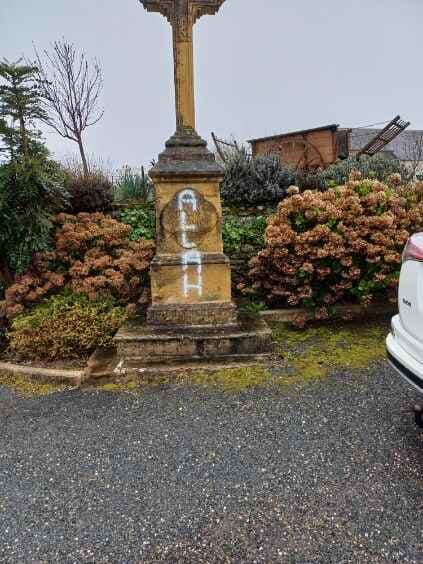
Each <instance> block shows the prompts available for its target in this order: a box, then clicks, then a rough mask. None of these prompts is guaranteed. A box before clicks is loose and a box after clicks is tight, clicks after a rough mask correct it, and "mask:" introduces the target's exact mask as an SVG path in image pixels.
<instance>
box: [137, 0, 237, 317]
mask: <svg viewBox="0 0 423 564" xmlns="http://www.w3.org/2000/svg"><path fill="white" fill-rule="evenodd" d="M223 2H224V0H141V3H142V4H143V5H144V7H145V8H146V9H147V10H148V11H151V12H159V13H160V14H162V15H164V16H165V17H166V18H167V19H168V21H169V22H170V24H171V26H172V32H173V50H174V64H175V98H176V132H175V134H174V135H173V136H172V137H171V138H170V139H169V140H168V141H167V143H166V149H165V151H164V152H163V153H162V154H161V155H160V157H159V160H158V163H157V165H156V166H155V167H154V168H153V169H152V170H151V171H150V174H151V177H152V178H153V181H154V184H155V190H156V216H157V219H158V222H157V224H158V229H157V254H156V257H155V259H154V261H153V264H152V269H151V280H152V305H151V307H150V308H149V311H148V315H147V320H148V322H149V323H150V324H153V325H174V326H191V325H219V324H221V325H222V324H223V325H231V324H234V323H236V321H237V314H236V308H235V306H234V305H233V303H232V301H231V276H230V264H229V261H228V259H227V258H226V257H225V255H224V254H223V244H222V230H221V216H222V210H221V204H220V193H219V184H220V181H221V179H222V170H221V168H220V166H218V165H217V163H216V161H215V158H214V155H212V154H211V153H210V152H209V151H208V150H207V144H206V142H205V141H204V140H203V139H201V137H199V135H198V134H197V133H196V131H195V104H194V61H193V27H194V24H195V22H196V21H197V19H198V18H199V17H201V16H203V15H205V14H215V13H216V12H217V11H218V10H219V8H220V7H221V5H222V4H223Z"/></svg>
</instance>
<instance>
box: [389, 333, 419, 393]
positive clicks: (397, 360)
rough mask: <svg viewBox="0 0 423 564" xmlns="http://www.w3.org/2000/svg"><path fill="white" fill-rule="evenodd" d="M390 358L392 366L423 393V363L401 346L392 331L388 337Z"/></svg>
mask: <svg viewBox="0 0 423 564" xmlns="http://www.w3.org/2000/svg"><path fill="white" fill-rule="evenodd" d="M386 349H387V352H388V360H389V363H390V364H391V366H392V367H393V368H394V369H395V370H396V371H397V372H399V374H400V375H401V376H402V377H403V378H404V379H405V380H406V381H407V383H408V384H410V385H411V386H413V388H415V389H416V390H418V391H419V392H420V393H423V363H422V362H419V361H418V360H416V359H415V358H414V357H413V356H412V355H411V354H410V353H409V352H407V351H406V350H405V349H403V348H402V347H401V345H400V344H399V343H398V340H397V339H396V338H395V337H394V335H393V334H392V333H390V334H389V335H388V337H387V339H386Z"/></svg>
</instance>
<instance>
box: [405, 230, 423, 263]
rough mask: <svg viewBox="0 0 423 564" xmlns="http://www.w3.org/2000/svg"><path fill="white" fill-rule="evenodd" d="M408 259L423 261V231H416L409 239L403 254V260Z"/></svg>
mask: <svg viewBox="0 0 423 564" xmlns="http://www.w3.org/2000/svg"><path fill="white" fill-rule="evenodd" d="M406 260H419V261H423V233H416V234H415V235H412V236H411V237H410V238H409V239H408V241H407V244H406V246H405V249H404V253H403V255H402V262H405V261H406Z"/></svg>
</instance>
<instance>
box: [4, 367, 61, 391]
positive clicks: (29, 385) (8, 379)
mask: <svg viewBox="0 0 423 564" xmlns="http://www.w3.org/2000/svg"><path fill="white" fill-rule="evenodd" d="M0 386H4V387H5V388H9V389H11V390H14V391H15V392H17V393H18V394H20V395H22V396H24V397H38V396H46V395H48V394H52V393H54V392H61V391H63V390H65V389H66V388H67V387H68V386H66V385H65V384H54V383H51V382H40V381H38V380H33V379H31V378H29V377H28V376H23V375H20V374H5V373H0Z"/></svg>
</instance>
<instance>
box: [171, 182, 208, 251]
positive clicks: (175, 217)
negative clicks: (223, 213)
mask: <svg viewBox="0 0 423 564" xmlns="http://www.w3.org/2000/svg"><path fill="white" fill-rule="evenodd" d="M218 220H219V216H218V213H217V211H216V208H215V207H214V206H213V204H211V203H210V202H209V201H207V200H206V199H205V198H204V196H203V195H202V194H200V192H198V191H197V190H194V188H184V189H183V190H180V191H179V192H177V193H176V194H175V196H174V197H173V198H172V200H171V201H170V202H169V203H168V204H167V206H166V207H165V208H164V209H163V211H162V214H161V217H160V222H161V226H162V229H163V230H164V231H166V232H167V233H171V234H172V235H173V237H174V238H175V239H176V240H177V241H178V243H179V245H180V246H181V247H182V248H183V249H195V248H196V247H198V245H199V244H200V242H201V240H202V239H203V237H204V236H205V235H206V234H207V233H209V232H210V231H212V229H214V227H216V224H217V222H218Z"/></svg>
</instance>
